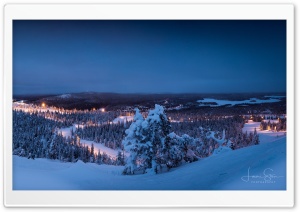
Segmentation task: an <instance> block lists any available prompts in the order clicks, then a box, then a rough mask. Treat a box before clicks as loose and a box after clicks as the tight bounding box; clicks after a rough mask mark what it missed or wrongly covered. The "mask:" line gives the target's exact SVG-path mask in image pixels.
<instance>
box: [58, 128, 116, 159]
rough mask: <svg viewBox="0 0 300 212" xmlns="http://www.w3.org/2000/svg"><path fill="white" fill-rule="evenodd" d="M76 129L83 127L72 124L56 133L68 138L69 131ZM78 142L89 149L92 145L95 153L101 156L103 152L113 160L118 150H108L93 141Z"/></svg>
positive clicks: (82, 140)
mask: <svg viewBox="0 0 300 212" xmlns="http://www.w3.org/2000/svg"><path fill="white" fill-rule="evenodd" d="M76 127H83V126H82V125H77V124H74V125H73V126H72V127H66V128H61V129H59V130H58V133H61V134H62V136H64V137H69V136H71V130H72V129H73V131H74V132H75V130H76ZM80 142H81V143H82V144H84V145H86V146H89V148H91V147H92V144H93V145H94V152H95V153H98V151H100V153H101V154H103V152H105V153H106V154H107V155H109V156H111V157H112V158H115V157H116V156H117V155H118V150H115V149H111V148H108V147H106V146H105V145H104V144H100V143H96V142H94V141H89V140H84V139H81V140H80Z"/></svg>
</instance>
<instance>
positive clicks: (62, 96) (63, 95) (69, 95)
mask: <svg viewBox="0 0 300 212" xmlns="http://www.w3.org/2000/svg"><path fill="white" fill-rule="evenodd" d="M57 97H59V98H62V99H67V98H70V97H71V94H62V95H59V96H57Z"/></svg>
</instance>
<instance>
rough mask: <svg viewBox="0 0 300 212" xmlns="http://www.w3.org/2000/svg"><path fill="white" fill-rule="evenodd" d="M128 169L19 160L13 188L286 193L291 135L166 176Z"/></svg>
mask: <svg viewBox="0 0 300 212" xmlns="http://www.w3.org/2000/svg"><path fill="white" fill-rule="evenodd" d="M272 138H274V137H272ZM122 170H123V167H122V166H109V165H97V164H93V163H86V164H85V163H83V162H82V161H78V162H77V163H63V162H60V161H52V160H48V159H35V160H32V159H27V158H23V157H18V156H13V189H14V190H285V189H286V178H285V176H286V137H285V136H284V137H280V138H275V139H274V140H272V141H270V142H262V143H261V144H260V145H256V146H250V147H247V148H243V149H239V150H235V151H228V152H224V153H222V154H217V155H213V156H211V157H208V158H205V159H201V160H199V161H197V162H194V163H190V164H185V165H182V166H180V167H178V168H174V169H171V170H170V171H169V172H166V173H163V174H157V175H153V174H144V175H133V176H128V175H127V176H124V175H122V174H121V173H122Z"/></svg>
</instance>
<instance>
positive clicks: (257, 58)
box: [13, 20, 286, 94]
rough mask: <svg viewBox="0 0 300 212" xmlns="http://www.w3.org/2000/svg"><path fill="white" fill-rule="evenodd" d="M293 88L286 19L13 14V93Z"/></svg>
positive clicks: (279, 89)
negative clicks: (289, 75)
mask: <svg viewBox="0 0 300 212" xmlns="http://www.w3.org/2000/svg"><path fill="white" fill-rule="evenodd" d="M85 91H97V92H118V93H240V92H285V91H286V22H285V21H280V20H272V21H260V20H256V21H209V20H207V21H202V20H198V21H192V20H191V21H189V20H188V21H182V20H181V21H180V20H178V21H176V20H172V21H161V20H159V21H149V20H148V21H126V20H121V21H112V20H107V21H30V20H29V21H25V20H14V22H13V93H14V94H50V93H51V94H60V93H71V92H85Z"/></svg>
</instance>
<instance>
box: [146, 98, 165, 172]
mask: <svg viewBox="0 0 300 212" xmlns="http://www.w3.org/2000/svg"><path fill="white" fill-rule="evenodd" d="M143 127H144V129H143V130H144V135H145V141H146V143H147V144H149V146H150V151H149V152H148V154H147V158H146V165H147V167H148V171H149V172H155V173H157V172H158V168H160V166H161V164H162V163H164V162H165V161H164V159H163V157H164V155H163V148H164V143H165V140H166V138H167V137H168V135H169V133H170V128H171V125H170V121H169V120H168V118H167V116H166V113H165V112H164V108H163V107H162V106H160V105H158V104H156V105H155V108H154V109H153V110H150V111H149V113H148V116H147V118H146V120H145V122H144V123H143Z"/></svg>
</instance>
